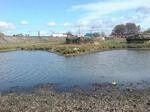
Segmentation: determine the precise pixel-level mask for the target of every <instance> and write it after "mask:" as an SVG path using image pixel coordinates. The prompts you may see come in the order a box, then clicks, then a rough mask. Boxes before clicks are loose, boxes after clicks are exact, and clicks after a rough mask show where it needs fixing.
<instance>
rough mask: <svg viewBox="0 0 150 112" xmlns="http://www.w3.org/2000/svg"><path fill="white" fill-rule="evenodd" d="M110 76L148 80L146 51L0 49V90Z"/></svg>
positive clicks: (78, 82)
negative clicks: (71, 53) (84, 52)
mask: <svg viewBox="0 0 150 112" xmlns="http://www.w3.org/2000/svg"><path fill="white" fill-rule="evenodd" d="M113 80H115V81H117V82H118V83H141V82H142V81H145V82H150V51H149V50H112V51H105V52H99V53H94V54H87V55H81V56H76V57H64V56H59V55H57V54H53V53H49V52H44V51H14V52H3V53H0V91H3V90H7V89H10V88H15V87H32V86H34V85H37V84H46V83H55V84H60V85H62V86H63V87H71V86H74V85H79V86H83V87H84V86H87V85H90V84H93V83H104V82H112V81H113Z"/></svg>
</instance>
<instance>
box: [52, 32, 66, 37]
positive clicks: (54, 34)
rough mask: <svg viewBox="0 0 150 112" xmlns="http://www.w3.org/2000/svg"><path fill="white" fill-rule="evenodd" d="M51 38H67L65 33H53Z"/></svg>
mask: <svg viewBox="0 0 150 112" xmlns="http://www.w3.org/2000/svg"><path fill="white" fill-rule="evenodd" d="M52 37H67V34H66V33H53V34H52Z"/></svg>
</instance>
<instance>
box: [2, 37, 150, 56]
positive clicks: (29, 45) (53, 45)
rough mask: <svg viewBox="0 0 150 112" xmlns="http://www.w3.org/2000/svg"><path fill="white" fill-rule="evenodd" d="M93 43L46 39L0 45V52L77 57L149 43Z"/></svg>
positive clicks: (140, 46)
mask: <svg viewBox="0 0 150 112" xmlns="http://www.w3.org/2000/svg"><path fill="white" fill-rule="evenodd" d="M94 41H95V42H94V43H86V44H65V39H48V40H46V41H41V40H39V41H32V40H31V41H28V42H20V43H5V44H0V51H12V50H45V51H50V52H55V53H58V54H61V55H65V56H70V55H71V56H72V55H79V54H85V53H92V52H98V51H102V50H109V49H121V48H143V49H146V48H150V43H143V44H135V43H132V44H128V43H126V40H125V39H112V40H107V41H102V40H99V39H94Z"/></svg>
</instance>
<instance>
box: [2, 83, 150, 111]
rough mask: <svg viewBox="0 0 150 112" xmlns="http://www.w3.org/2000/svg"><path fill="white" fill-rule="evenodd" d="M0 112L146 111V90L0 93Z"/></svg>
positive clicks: (149, 93) (104, 87) (149, 103)
mask: <svg viewBox="0 0 150 112" xmlns="http://www.w3.org/2000/svg"><path fill="white" fill-rule="evenodd" d="M0 112H150V88H146V89H131V88H130V89H128V88H123V89H122V88H120V87H118V86H114V85H111V84H94V85H93V86H92V88H90V89H89V90H83V89H80V88H74V89H72V90H71V91H61V92H58V91H56V90H54V89H51V88H49V87H40V88H36V89H32V91H30V92H13V93H7V94H0Z"/></svg>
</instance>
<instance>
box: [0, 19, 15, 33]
mask: <svg viewBox="0 0 150 112" xmlns="http://www.w3.org/2000/svg"><path fill="white" fill-rule="evenodd" d="M14 28H15V26H14V24H12V23H9V22H5V21H0V31H8V30H13V29H14Z"/></svg>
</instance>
